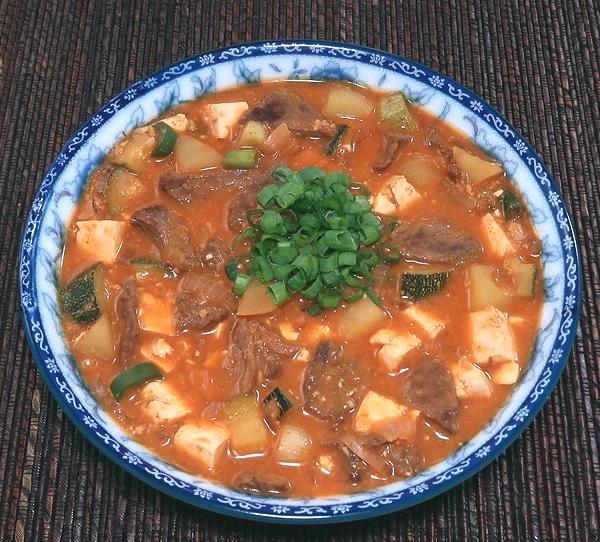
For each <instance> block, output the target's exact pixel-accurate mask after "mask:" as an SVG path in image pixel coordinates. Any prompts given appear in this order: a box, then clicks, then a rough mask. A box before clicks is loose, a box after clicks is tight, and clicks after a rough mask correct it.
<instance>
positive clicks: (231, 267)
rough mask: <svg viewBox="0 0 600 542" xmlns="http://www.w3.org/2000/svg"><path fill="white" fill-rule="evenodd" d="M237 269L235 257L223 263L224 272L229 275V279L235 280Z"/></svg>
mask: <svg viewBox="0 0 600 542" xmlns="http://www.w3.org/2000/svg"><path fill="white" fill-rule="evenodd" d="M239 271H240V270H239V268H238V259H237V258H236V259H235V260H230V261H229V262H227V264H226V265H225V274H226V275H227V276H228V277H229V280H235V278H236V277H237V276H238V273H239Z"/></svg>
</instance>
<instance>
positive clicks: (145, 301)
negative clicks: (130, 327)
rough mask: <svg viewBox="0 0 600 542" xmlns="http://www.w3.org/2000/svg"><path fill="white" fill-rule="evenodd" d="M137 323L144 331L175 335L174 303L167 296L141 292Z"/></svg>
mask: <svg viewBox="0 0 600 542" xmlns="http://www.w3.org/2000/svg"><path fill="white" fill-rule="evenodd" d="M139 304H140V305H139V309H138V321H139V324H140V327H141V328H142V329H143V330H144V331H150V332H152V333H160V334H161V335H175V325H174V323H173V311H174V301H173V299H172V298H171V297H170V296H169V295H166V294H165V295H161V296H160V297H158V295H153V294H150V293H148V292H142V293H141V295H140V297H139Z"/></svg>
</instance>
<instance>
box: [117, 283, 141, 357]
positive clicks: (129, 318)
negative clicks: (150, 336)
mask: <svg viewBox="0 0 600 542" xmlns="http://www.w3.org/2000/svg"><path fill="white" fill-rule="evenodd" d="M137 310H138V297H137V291H136V288H135V283H134V282H133V280H132V279H127V280H126V281H125V282H124V283H123V286H122V287H121V291H120V292H119V295H118V297H117V301H116V312H117V318H118V319H119V326H118V327H119V329H120V331H121V333H120V335H119V342H118V344H117V355H118V356H119V360H120V361H121V362H122V363H123V364H125V365H127V364H128V363H129V362H130V361H131V360H132V359H133V354H134V353H135V346H136V342H137V338H138V335H139V333H140V328H139V324H138V316H137Z"/></svg>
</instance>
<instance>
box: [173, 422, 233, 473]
mask: <svg viewBox="0 0 600 542" xmlns="http://www.w3.org/2000/svg"><path fill="white" fill-rule="evenodd" d="M228 440H229V431H228V430H227V428H226V427H225V426H223V425H221V424H219V423H216V422H208V421H206V422H201V423H193V424H192V423H186V424H184V425H182V426H181V427H180V428H179V430H178V431H177V433H175V435H174V437H173V446H175V448H177V450H178V451H179V452H180V453H181V454H183V456H184V457H186V458H188V459H189V460H191V461H194V462H197V463H201V464H203V465H204V466H206V467H208V468H209V469H214V468H215V465H216V464H217V463H218V461H219V459H221V457H222V456H223V454H224V453H225V450H226V448H227V441H228Z"/></svg>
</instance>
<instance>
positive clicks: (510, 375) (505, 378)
mask: <svg viewBox="0 0 600 542" xmlns="http://www.w3.org/2000/svg"><path fill="white" fill-rule="evenodd" d="M489 371H490V373H491V375H492V380H493V381H494V383H495V384H501V385H504V386H510V385H511V384H515V383H516V382H517V380H519V373H520V372H521V366H520V365H519V364H518V363H517V362H516V361H502V362H500V363H493V364H492V365H491V367H489Z"/></svg>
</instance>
